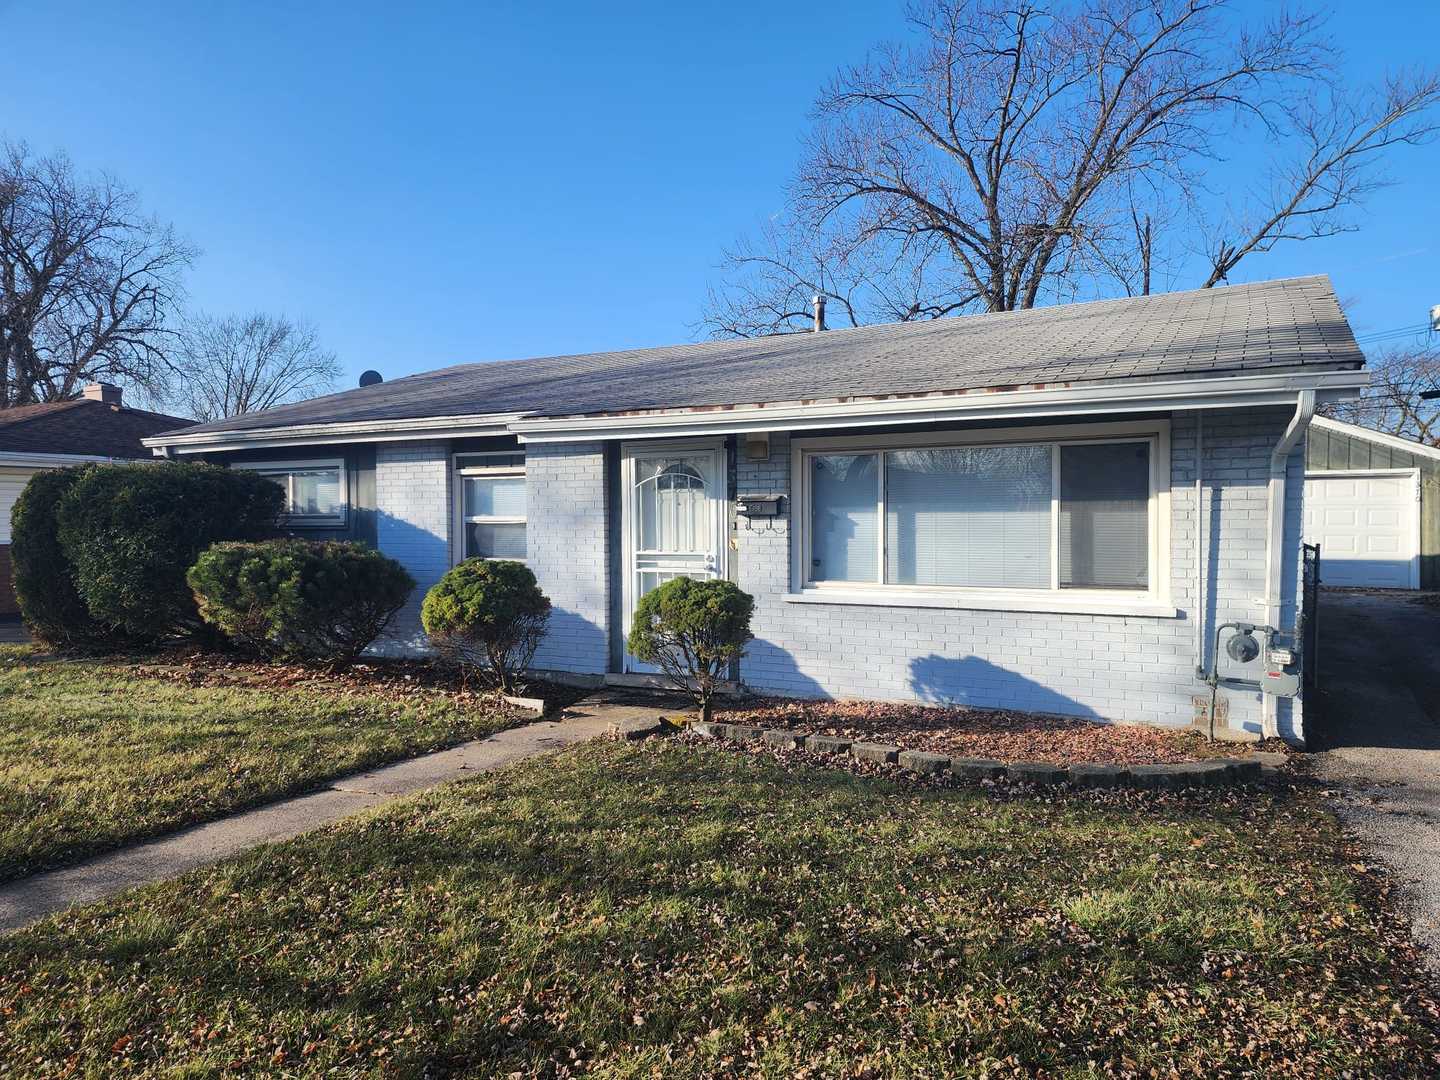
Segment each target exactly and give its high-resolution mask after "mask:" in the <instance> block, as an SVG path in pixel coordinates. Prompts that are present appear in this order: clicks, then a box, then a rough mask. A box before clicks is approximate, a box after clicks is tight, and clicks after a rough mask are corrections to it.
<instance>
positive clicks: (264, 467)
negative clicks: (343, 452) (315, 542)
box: [234, 460, 348, 528]
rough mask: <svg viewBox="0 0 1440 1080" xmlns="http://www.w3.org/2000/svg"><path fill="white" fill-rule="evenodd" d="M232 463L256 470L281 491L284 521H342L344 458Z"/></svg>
mask: <svg viewBox="0 0 1440 1080" xmlns="http://www.w3.org/2000/svg"><path fill="white" fill-rule="evenodd" d="M234 467H235V468H237V469H245V470H246V471H248V472H253V473H259V474H260V475H261V476H263V477H264V478H265V479H267V480H269V481H270V482H271V483H273V484H275V485H277V486H278V487H279V488H280V489H281V490H282V491H284V492H285V523H286V524H287V525H291V526H295V527H299V528H306V527H316V528H324V527H330V526H335V525H344V524H345V516H346V511H347V509H348V506H347V503H346V493H345V462H343V461H340V460H331V461H246V462H236V463H235V465H234Z"/></svg>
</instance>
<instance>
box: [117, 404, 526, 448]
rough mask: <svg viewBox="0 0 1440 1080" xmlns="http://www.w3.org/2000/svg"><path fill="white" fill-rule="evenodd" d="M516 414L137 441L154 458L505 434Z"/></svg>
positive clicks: (176, 434)
mask: <svg viewBox="0 0 1440 1080" xmlns="http://www.w3.org/2000/svg"><path fill="white" fill-rule="evenodd" d="M518 415H519V414H517V413H485V414H477V415H468V416H420V417H412V418H407V419H403V420H355V421H341V422H337V423H325V424H296V425H277V426H275V427H267V428H247V429H244V430H240V431H230V430H224V429H221V430H218V431H195V430H193V429H188V428H186V429H181V430H178V431H173V432H161V433H160V434H159V435H152V436H149V437H148V438H144V439H141V440H140V442H141V443H142V444H143V445H144V446H147V447H149V448H150V449H151V451H152V452H153V453H154V454H155V455H156V456H159V457H168V456H170V453H171V452H173V453H177V454H205V453H212V452H216V451H222V450H252V449H255V450H258V449H263V448H265V447H276V446H317V445H325V444H327V443H337V442H399V441H404V440H410V439H425V438H446V439H468V438H483V437H486V436H494V435H506V434H509V429H508V427H507V425H508V424H509V422H510V421H512V420H514V419H515V418H516V417H517V416H518Z"/></svg>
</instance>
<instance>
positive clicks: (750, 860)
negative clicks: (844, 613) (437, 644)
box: [0, 742, 1436, 1078]
mask: <svg viewBox="0 0 1440 1080" xmlns="http://www.w3.org/2000/svg"><path fill="white" fill-rule="evenodd" d="M1338 852H1339V842H1338V833H1337V829H1336V826H1335V823H1334V821H1333V819H1332V818H1330V817H1329V816H1328V815H1327V814H1325V813H1324V812H1323V811H1321V810H1320V809H1319V808H1318V807H1317V806H1315V805H1314V804H1313V803H1312V802H1310V801H1309V800H1308V798H1306V797H1303V796H1302V797H1298V798H1294V799H1282V798H1278V797H1274V798H1272V797H1269V796H1261V795H1250V796H1244V797H1238V796H1225V797H1219V798H1216V799H1212V800H1209V801H1186V800H1175V801H1169V802H1160V801H1155V800H1149V801H1147V800H1144V799H1140V798H1135V797H1124V798H1121V799H1112V800H1110V801H1103V800H1100V799H1095V798H1083V797H1053V798H1017V799H1014V800H1008V801H1007V800H1003V799H1000V798H997V797H995V796H992V795H988V794H985V793H983V792H980V791H976V790H964V789H956V790H948V791H944V790H930V789H922V788H920V787H916V786H909V785H899V784H896V783H892V782H889V781H880V780H872V779H865V778H861V777H857V776H853V775H851V774H848V773H844V772H840V771H832V770H825V769H813V768H796V769H786V768H783V767H781V766H780V765H778V764H776V763H775V762H773V761H771V760H770V759H766V758H759V757H752V756H748V755H744V754H739V753H734V752H729V751H724V750H720V749H710V748H700V747H693V746H687V745H684V744H679V743H674V742H671V743H653V742H652V743H648V744H643V745H635V744H621V743H598V744H591V745H588V746H585V747H582V748H578V749H573V750H570V751H567V752H566V753H565V754H563V755H562V756H561V757H559V758H551V759H536V760H534V761H531V762H527V763H524V764H522V765H519V766H517V767H514V768H511V769H507V770H502V771H501V772H499V773H495V774H491V775H489V776H486V777H481V778H477V779H476V780H470V781H465V782H461V783H456V784H451V785H448V786H446V787H445V788H442V789H439V790H437V791H435V792H431V793H429V794H427V795H425V796H421V797H419V798H416V799H413V800H408V801H405V802H403V803H398V804H395V805H394V806H392V807H390V808H387V809H385V810H383V811H380V812H376V813H373V814H370V815H367V816H365V817H362V818H359V819H352V820H351V821H349V822H346V823H342V824H340V825H336V826H333V827H329V828H326V829H323V830H321V831H319V832H317V833H314V834H311V835H309V836H307V837H303V838H300V839H298V840H295V841H291V842H289V843H286V844H283V845H278V846H275V847H272V848H266V849H261V850H259V851H257V852H255V853H252V854H251V855H250V856H248V857H246V858H243V859H239V860H236V861H233V862H230V863H226V864H222V865H220V866H218V867H215V868H212V869H209V870H207V871H202V872H197V873H195V874H192V875H190V876H188V877H186V878H183V879H180V880H178V881H175V882H171V883H167V884H164V885H159V886H154V887H151V888H149V889H146V890H143V891H140V892H137V893H133V894H131V895H129V896H127V897H124V898H122V899H120V900H118V901H115V902H112V903H108V904H103V905H96V906H94V907H91V908H87V909H83V910H80V911H77V912H74V913H72V914H69V915H66V916H62V917H59V918H57V919H54V920H49V921H46V922H44V923H41V924H39V925H37V926H36V927H33V928H31V929H29V930H27V931H24V932H22V933H20V934H17V935H15V936H13V937H10V938H6V939H0V1073H4V1072H5V1066H6V1065H7V1064H8V1065H9V1066H10V1067H11V1068H12V1069H14V1070H15V1071H18V1072H21V1073H26V1074H34V1075H52V1074H53V1075H59V1074H61V1073H62V1072H63V1071H65V1070H67V1069H68V1070H69V1072H68V1075H71V1076H90V1077H99V1076H113V1075H143V1076H166V1077H171V1076H176V1077H199V1076H212V1075H217V1074H220V1073H222V1072H224V1071H226V1070H227V1069H231V1070H234V1071H235V1072H237V1073H240V1074H243V1075H247V1076H249V1075H276V1076H281V1075H305V1076H310V1075H316V1076H319V1075H325V1076H345V1077H353V1076H371V1075H374V1076H382V1075H383V1076H401V1077H441V1076H461V1075H463V1076H476V1077H482V1076H484V1077H488V1076H506V1075H522V1076H532V1075H540V1076H568V1075H573V1074H577V1073H580V1072H584V1073H585V1074H587V1075H595V1076H603V1077H667V1078H669V1077H682V1078H683V1077H709V1076H724V1075H746V1076H751V1075H757V1076H773V1077H795V1076H812V1077H832V1076H855V1077H859V1076H870V1077H879V1076H886V1077H888V1076H913V1077H934V1076H948V1075H964V1076H982V1075H988V1076H992V1077H993V1076H1010V1075H1027V1076H1028V1075H1033V1074H1035V1073H1037V1072H1043V1073H1044V1074H1045V1075H1049V1076H1058V1077H1088V1076H1096V1075H1109V1074H1123V1075H1145V1076H1149V1075H1158V1076H1169V1075H1171V1070H1172V1069H1173V1070H1175V1071H1176V1072H1177V1073H1178V1074H1179V1075H1185V1076H1190V1075H1204V1076H1221V1075H1263V1076H1283V1075H1292V1074H1295V1075H1307V1076H1330V1075H1340V1074H1342V1073H1343V1071H1344V1070H1346V1069H1351V1070H1354V1073H1353V1074H1354V1075H1363V1076H1366V1077H1373V1076H1384V1075H1398V1076H1418V1075H1430V1074H1431V1072H1432V1070H1433V1069H1434V1068H1435V1059H1434V1058H1433V1057H1432V1056H1431V1055H1432V1054H1433V1049H1434V1047H1435V1045H1436V1044H1435V1040H1434V1036H1433V1033H1432V1032H1431V1031H1430V1030H1429V1029H1428V1028H1427V1027H1425V1026H1424V1025H1423V1024H1422V1023H1421V1021H1420V1020H1419V1019H1418V1018H1417V1014H1418V1013H1419V1012H1420V1011H1421V1009H1422V1008H1423V1006H1424V1004H1425V1002H1426V999H1425V998H1424V996H1423V994H1422V993H1421V991H1420V990H1419V989H1418V983H1417V981H1416V975H1415V969H1414V968H1413V966H1412V963H1413V960H1412V957H1411V955H1410V953H1409V952H1408V949H1407V947H1406V946H1405V945H1404V944H1403V943H1402V942H1401V941H1400V939H1399V937H1398V935H1397V930H1396V927H1395V925H1394V924H1393V923H1392V922H1391V921H1390V920H1389V919H1388V918H1386V917H1384V916H1383V915H1380V914H1376V913H1375V911H1374V910H1373V909H1372V907H1371V906H1370V904H1369V902H1368V900H1366V899H1365V896H1364V895H1363V890H1364V889H1367V888H1369V886H1362V885H1361V882H1362V881H1363V880H1365V879H1364V878H1363V877H1361V876H1357V875H1356V874H1355V873H1354V872H1353V871H1352V870H1350V869H1349V868H1348V867H1347V866H1346V865H1345V863H1344V862H1343V861H1342V860H1340V859H1338V858H1337V853H1338ZM1152 1069H1154V1070H1155V1072H1154V1073H1153V1074H1152V1073H1151V1071H1150V1070H1152Z"/></svg>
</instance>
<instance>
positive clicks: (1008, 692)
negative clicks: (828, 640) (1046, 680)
mask: <svg viewBox="0 0 1440 1080" xmlns="http://www.w3.org/2000/svg"><path fill="white" fill-rule="evenodd" d="M910 689H911V690H912V691H914V693H915V696H916V697H917V698H919V699H920V700H921V701H924V702H926V703H928V704H931V705H974V706H984V707H987V708H1002V709H1018V710H1022V711H1025V712H1048V713H1062V714H1064V715H1067V716H1084V717H1089V718H1090V719H1100V718H1101V717H1100V714H1099V713H1097V712H1096V711H1095V710H1094V709H1092V708H1090V706H1088V705H1084V704H1081V703H1080V702H1078V701H1076V700H1075V699H1074V698H1070V697H1066V696H1065V695H1064V694H1061V693H1058V692H1056V691H1054V690H1052V689H1050V688H1049V687H1048V686H1044V685H1042V684H1041V683H1038V682H1036V681H1035V680H1033V679H1027V678H1026V677H1025V676H1023V675H1017V674H1016V673H1015V672H1013V671H1009V670H1007V669H1005V668H1002V667H999V666H998V665H996V664H992V663H990V661H988V660H982V659H981V658H980V657H978V656H963V657H955V656H939V655H937V654H935V653H931V654H930V655H929V656H917V657H916V658H915V659H913V660H911V661H910Z"/></svg>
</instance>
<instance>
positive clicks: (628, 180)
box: [0, 0, 1440, 385]
mask: <svg viewBox="0 0 1440 1080" xmlns="http://www.w3.org/2000/svg"><path fill="white" fill-rule="evenodd" d="M1265 6H1267V7H1268V0H1266V4H1265ZM1256 10H1259V8H1258V7H1257V8H1256ZM1377 11H1383V13H1384V14H1383V16H1380V17H1377V14H1376V13H1377ZM0 23H3V25H4V26H5V36H6V38H7V39H8V42H9V45H8V47H7V49H6V69H7V70H6V77H5V80H4V89H3V90H0V133H4V134H6V135H9V136H10V137H12V138H22V139H25V140H27V141H29V142H30V143H31V144H32V146H33V147H34V148H35V149H36V150H41V151H49V150H52V149H64V150H66V151H67V152H68V153H69V154H70V156H71V157H72V158H73V159H74V161H75V163H76V164H77V166H79V167H80V168H82V169H104V170H108V171H110V172H112V173H114V174H116V175H117V176H119V177H121V178H122V179H124V180H125V181H126V182H127V183H129V184H130V185H132V186H133V187H135V188H137V189H138V190H139V191H140V193H141V195H142V197H143V199H144V202H145V205H146V207H147V208H148V209H149V210H150V211H151V212H153V213H155V214H156V215H158V216H161V217H163V218H166V219H168V220H170V221H172V222H173V223H174V224H175V225H176V227H177V228H178V229H179V230H180V231H181V232H182V233H183V234H185V235H186V236H187V237H189V238H190V239H191V240H192V241H193V242H194V243H196V244H197V245H198V246H199V247H200V248H201V249H203V252H204V253H203V255H202V256H201V258H200V259H199V260H198V262H197V264H196V266H195V270H194V273H193V274H192V276H191V278H190V290H191V298H192V301H193V302H194V304H195V305H196V306H198V307H201V308H204V309H206V310H210V311H214V312H222V313H223V312H230V311H234V312H248V311H252V310H264V311H272V312H285V313H287V314H289V315H292V316H296V317H301V318H305V319H308V320H309V321H311V322H313V323H314V324H315V325H316V327H317V328H318V329H319V331H320V334H321V336H322V338H323V340H324V341H325V343H326V344H327V345H328V346H329V347H331V348H333V349H334V350H335V351H337V352H338V353H339V354H340V356H341V358H342V360H343V361H344V363H345V366H346V369H347V377H346V380H345V382H346V384H347V385H353V380H354V377H355V376H356V375H357V374H358V373H359V372H360V371H362V370H364V369H365V368H367V367H374V368H378V369H379V370H380V371H382V372H383V373H384V374H385V375H386V376H387V377H392V378H393V377H395V376H397V375H401V374H405V373H408V372H413V371H419V370H424V369H427V368H433V367H440V366H444V365H446V364H451V363H460V362H466V361H472V360H488V359H501V358H508V357H517V356H534V355H549V354H555V353H562V352H577V351H578V352H586V351H593V350H600V349H610V348H622V347H627V346H644V345H658V344H665V343H669V342H675V341H685V340H690V339H692V338H693V337H694V336H695V330H694V324H695V322H696V320H697V318H698V316H699V312H700V307H701V302H702V299H703V297H704V294H705V290H706V287H707V285H708V284H710V283H711V282H712V281H713V280H715V278H716V271H715V264H716V262H717V260H718V258H719V256H720V252H721V249H722V248H723V247H724V246H726V245H727V244H730V243H732V242H733V241H734V240H735V239H736V238H737V237H738V236H740V235H741V234H743V233H746V232H749V231H751V230H753V228H754V226H755V225H756V224H757V223H758V222H760V221H762V220H763V219H764V218H765V217H766V216H768V215H770V214H772V213H774V212H775V211H777V210H778V209H780V207H781V205H782V200H783V189H784V185H785V183H786V181H787V179H788V178H789V176H790V174H791V172H792V170H793V168H794V165H795V163H796V160H797V157H798V154H799V141H800V138H801V136H802V135H803V134H804V132H805V130H806V128H807V112H808V109H809V107H810V105H811V103H812V101H813V99H814V96H815V93H816V91H817V90H818V88H819V87H820V86H821V84H822V83H823V82H824V81H825V79H826V78H827V77H828V76H829V75H830V74H832V72H833V71H834V70H835V69H836V68H837V67H838V66H839V65H841V64H842V63H846V62H849V61H853V60H858V59H860V58H861V57H862V56H863V55H864V53H865V51H866V49H867V47H868V46H869V45H870V44H872V43H874V42H876V41H878V40H881V39H885V38H890V37H896V36H899V34H900V33H901V30H902V23H901V5H900V4H898V3H897V4H893V5H892V4H889V3H886V2H883V0H881V2H876V0H871V2H869V3H846V2H841V0H832V2H831V3H829V4H825V5H821V6H818V7H817V6H815V5H775V4H760V3H751V2H743V3H741V2H736V3H728V4H725V5H714V6H713V8H709V9H706V8H703V7H702V6H701V5H688V4H653V5H638V4H633V5H593V6H591V5H583V6H582V5H558V4H557V5H543V4H517V3H486V4H429V5H423V6H417V7H416V8H414V9H413V10H412V9H411V8H410V6H409V5H397V4H360V3H353V4H352V3H347V4H340V3H335V4H323V3H318V2H317V3H306V4H300V5H289V4H272V3H248V4H244V5H241V4H228V5H227V4H197V3H173V4H171V3H164V2H159V0H157V2H153V3H149V4H145V5H128V4H116V3H99V2H97V3H88V2H87V3H81V2H58V3H50V4H33V3H20V2H17V0H9V2H7V0H0ZM1331 28H1332V32H1333V34H1334V36H1335V37H1336V38H1337V39H1338V40H1339V41H1340V42H1341V43H1342V44H1343V45H1344V47H1345V49H1346V51H1347V55H1348V58H1349V69H1350V73H1351V74H1352V75H1353V77H1354V78H1356V79H1361V78H1365V79H1368V78H1372V77H1374V76H1377V75H1378V74H1379V73H1380V72H1381V71H1382V70H1383V69H1384V68H1385V67H1386V66H1387V65H1389V66H1392V67H1393V66H1398V65H1405V64H1416V63H1420V62H1424V61H1425V60H1426V59H1427V58H1428V57H1429V56H1433V55H1434V53H1433V45H1434V42H1435V41H1437V40H1440V4H1435V3H1433V0H1409V2H1405V0H1386V3H1384V4H1383V5H1379V6H1377V5H1375V4H1373V3H1366V4H1361V3H1354V2H1350V3H1346V4H1344V5H1343V6H1342V7H1341V8H1340V9H1339V10H1338V11H1337V12H1336V13H1335V17H1334V20H1333V22H1332V24H1331ZM1388 171H1389V173H1390V174H1391V176H1392V177H1393V179H1394V180H1395V181H1397V183H1396V184H1395V185H1394V186H1392V187H1390V188H1388V189H1386V190H1384V191H1381V192H1380V193H1378V194H1377V195H1375V196H1374V197H1373V198H1372V199H1371V201H1370V203H1369V205H1368V209H1367V211H1366V212H1365V213H1364V214H1363V215H1362V219H1361V222H1362V224H1363V230H1362V231H1361V232H1359V233H1357V234H1351V235H1347V236H1342V237H1338V238H1334V239H1330V240H1325V241H1315V242H1309V243H1306V244H1302V245H1293V246H1289V247H1285V248H1282V249H1280V250H1278V251H1276V252H1274V253H1272V254H1270V255H1268V256H1258V257H1254V258H1252V259H1251V260H1248V261H1247V262H1246V263H1244V264H1242V267H1241V269H1240V271H1239V272H1238V273H1237V274H1236V275H1235V277H1234V279H1233V280H1253V279H1257V278H1267V277H1279V276H1285V275H1290V274H1301V273H1313V272H1320V271H1324V272H1328V273H1330V274H1331V275H1332V276H1333V277H1334V279H1335V282H1336V285H1337V287H1338V290H1339V292H1340V293H1341V295H1342V298H1343V299H1344V300H1346V301H1347V303H1348V304H1349V308H1350V314H1351V318H1352V321H1353V323H1354V325H1355V327H1356V330H1357V332H1359V333H1362V334H1363V333H1364V332H1366V331H1374V330H1381V329H1388V328H1391V327H1399V326H1409V325H1414V324H1417V323H1420V322H1422V321H1423V320H1424V319H1425V314H1426V312H1427V311H1428V309H1429V307H1430V305H1432V304H1436V303H1440V201H1437V198H1436V194H1437V189H1440V185H1437V182H1436V181H1437V177H1440V146H1436V145H1431V146H1427V147H1423V148H1420V149H1410V150H1402V151H1401V152H1399V153H1397V154H1396V156H1395V157H1394V159H1393V162H1392V164H1391V166H1390V167H1389V169H1388ZM1184 284H1186V282H1183V281H1182V282H1178V283H1177V285H1182V286H1183V285H1184Z"/></svg>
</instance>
